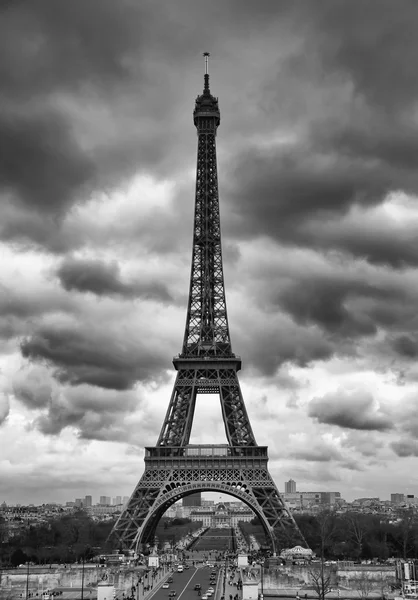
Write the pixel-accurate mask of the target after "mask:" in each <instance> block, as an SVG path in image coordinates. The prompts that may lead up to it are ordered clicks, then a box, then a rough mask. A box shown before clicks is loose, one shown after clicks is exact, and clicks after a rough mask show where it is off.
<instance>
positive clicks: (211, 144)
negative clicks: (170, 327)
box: [112, 52, 307, 552]
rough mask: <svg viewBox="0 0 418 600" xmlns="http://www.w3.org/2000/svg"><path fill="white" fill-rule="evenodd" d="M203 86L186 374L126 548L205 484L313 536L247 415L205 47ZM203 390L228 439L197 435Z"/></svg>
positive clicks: (124, 534) (295, 535)
mask: <svg viewBox="0 0 418 600" xmlns="http://www.w3.org/2000/svg"><path fill="white" fill-rule="evenodd" d="M204 56H205V75H204V89H203V94H202V95H200V96H198V97H197V99H196V105H195V109H194V113H193V119H194V124H195V126H196V128H197V136H198V150H197V175H196V197H195V213H194V233H193V252H192V267H191V276H190V293H189V300H188V309H187V319H186V328H185V333H184V340H183V348H182V352H181V354H179V355H178V356H177V357H175V358H174V359H173V364H174V367H175V369H176V371H177V378H176V381H175V384H174V389H173V392H172V395H171V399H170V404H169V406H168V410H167V414H166V416H165V419H164V423H163V426H162V428H161V433H160V436H159V438H158V441H157V445H156V446H155V447H150V448H145V471H144V474H143V475H142V477H141V479H140V480H139V483H138V484H137V486H136V488H135V490H134V492H133V494H132V496H131V498H130V500H129V502H128V504H127V506H126V508H125V509H124V510H123V512H122V514H121V515H120V517H119V519H118V521H117V522H116V524H115V526H114V528H113V531H112V535H114V536H115V537H116V538H117V540H118V543H119V546H120V547H121V548H122V549H131V550H133V549H137V548H138V547H139V546H140V545H141V544H145V543H150V542H151V543H152V541H153V539H154V534H155V529H156V526H157V523H158V521H159V520H160V518H161V516H162V515H163V513H164V512H165V511H166V510H167V509H168V508H169V507H170V506H171V505H172V504H173V503H174V502H176V501H177V500H179V499H180V498H182V497H184V496H187V495H189V494H192V493H195V492H198V491H203V492H205V491H212V492H221V493H226V494H229V495H232V496H234V497H236V498H238V499H239V500H241V501H242V502H244V503H245V504H246V505H247V506H249V507H250V508H251V509H252V510H253V511H254V512H255V514H256V515H257V516H258V517H259V519H260V521H261V523H262V525H263V527H264V530H265V532H266V534H267V538H268V539H270V541H271V545H272V549H273V551H274V552H277V551H278V550H279V549H280V548H282V547H283V546H286V547H289V546H290V545H293V544H295V543H300V544H302V545H305V546H307V544H306V542H305V540H304V538H303V536H302V535H301V533H300V531H299V529H298V526H297V525H296V523H295V521H294V519H293V517H292V515H291V513H290V512H289V509H288V508H287V506H286V504H285V502H284V501H283V499H282V498H281V496H280V494H279V491H278V490H277V488H276V486H275V484H274V481H273V479H272V477H271V475H270V473H269V471H268V469H267V462H268V453H267V447H266V446H258V445H257V443H256V441H255V437H254V434H253V431H252V428H251V424H250V421H249V419H248V415H247V411H246V408H245V404H244V400H243V397H242V393H241V389H240V385H239V381H238V376H237V372H238V371H239V370H240V369H241V358H240V357H239V356H237V355H235V354H234V353H233V352H232V348H231V340H230V335H229V326H228V317H227V311H226V301H225V289H224V277H223V266H222V251H221V230H220V217H219V197H218V176H217V166H216V132H217V128H218V126H219V123H220V113H219V107H218V99H217V98H215V97H214V96H212V94H211V93H210V90H209V74H208V57H209V53H208V52H205V53H204ZM198 394H218V395H219V397H220V402H221V408H222V416H223V421H224V425H225V432H226V437H227V440H228V444H224V445H192V444H189V439H190V433H191V429H192V423H193V415H194V412H195V406H196V397H197V395H198Z"/></svg>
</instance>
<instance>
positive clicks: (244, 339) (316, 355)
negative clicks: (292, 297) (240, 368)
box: [232, 308, 337, 382]
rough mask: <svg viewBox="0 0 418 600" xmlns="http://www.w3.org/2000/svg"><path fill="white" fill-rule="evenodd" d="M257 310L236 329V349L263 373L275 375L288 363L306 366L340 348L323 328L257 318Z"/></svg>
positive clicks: (234, 330)
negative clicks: (322, 332) (326, 335)
mask: <svg viewBox="0 0 418 600" xmlns="http://www.w3.org/2000/svg"><path fill="white" fill-rule="evenodd" d="M253 312H254V314H253V316H252V318H251V319H248V313H247V319H246V320H245V318H242V321H241V319H240V320H239V321H238V323H239V324H238V326H237V327H234V328H233V329H232V331H233V340H234V348H236V349H237V350H238V352H239V353H241V352H242V353H243V356H244V360H245V364H250V365H251V366H252V367H253V368H255V370H256V371H257V372H258V373H261V374H262V375H266V376H267V377H271V376H273V375H275V374H276V372H277V369H278V368H279V367H280V366H282V365H284V364H288V363H290V364H296V365H298V366H300V367H306V366H307V365H309V364H310V363H312V362H314V361H315V360H326V359H328V358H330V357H331V356H332V355H333V354H334V353H335V352H336V350H337V348H336V346H335V344H334V343H333V342H332V341H330V340H327V339H325V337H324V336H323V335H322V334H321V332H320V331H319V330H314V329H313V328H308V327H306V328H301V327H298V326H297V325H296V324H292V323H289V322H287V321H285V320H283V321H281V322H279V323H277V322H275V320H274V319H271V320H270V319H269V316H266V317H264V318H262V319H257V316H256V311H255V309H254V308H253ZM270 316H271V315H270ZM278 382H280V375H279V379H278Z"/></svg>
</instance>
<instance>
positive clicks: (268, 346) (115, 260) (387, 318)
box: [0, 0, 418, 502]
mask: <svg viewBox="0 0 418 600" xmlns="http://www.w3.org/2000/svg"><path fill="white" fill-rule="evenodd" d="M417 30H418V3H417V2H416V0H403V1H402V2H400V3H399V2H394V1H393V0H369V1H367V2H365V1H364V0H309V1H308V0H306V1H302V0H258V1H257V2H250V1H248V0H247V1H245V0H227V1H222V2H221V1H215V2H207V1H206V0H205V1H203V0H176V1H174V2H173V1H171V0H117V1H116V0H88V1H85V0H72V1H71V2H69V1H65V0H37V1H33V2H29V1H26V2H24V1H20V2H19V1H16V2H7V1H4V2H2V3H1V4H0V81H1V87H0V239H1V243H0V252H1V265H2V266H1V270H0V339H1V344H0V352H1V355H0V423H1V425H0V439H1V454H0V501H3V500H6V502H18V501H20V502H28V501H31V502H41V501H47V500H56V501H65V500H70V499H73V498H74V497H79V496H84V495H85V494H92V495H93V497H94V499H97V498H98V496H99V495H101V494H107V495H116V494H118V495H119V494H122V495H128V494H130V493H131V491H132V489H133V487H134V485H135V483H136V482H137V480H138V479H139V477H140V475H141V473H142V470H143V447H144V446H145V445H154V444H155V442H156V439H157V437H158V434H159V429H160V426H161V424H162V420H163V416H164V414H165V410H166V408H167V404H168V401H169V398H170V394H171V389H172V385H173V380H174V371H173V368H172V365H171V358H172V356H173V355H174V354H176V353H177V352H179V350H180V347H181V341H182V335H183V329H184V322H185V310H186V301H187V291H188V277H189V269H190V256H191V235H192V217H193V202H194V197H193V196H194V177H195V161H196V132H195V128H194V126H193V121H192V111H193V107H194V100H195V97H196V96H197V95H198V94H199V93H200V92H201V90H202V86H203V59H202V56H201V54H202V52H204V51H210V52H211V61H210V73H211V80H210V81H211V90H212V92H213V93H214V94H215V95H216V96H218V97H219V103H220V109H221V125H220V128H219V131H218V163H219V178H220V196H221V217H222V231H223V248H224V262H225V278H226V285H227V301H228V309H229V320H230V327H231V335H232V340H233V348H234V351H235V352H236V353H238V354H240V355H241V356H242V358H243V369H242V372H241V374H240V377H241V383H242V389H243V393H244V397H245V401H246V404H247V408H248V412H249V415H250V419H251V422H252V425H253V429H254V432H255V435H256V438H257V440H258V442H259V443H260V444H268V446H269V453H270V463H269V465H270V470H271V473H272V475H273V476H274V478H275V480H276V482H277V484H278V487H279V489H283V487H284V481H285V480H287V479H289V478H290V477H293V479H295V480H296V481H297V484H298V489H299V490H305V491H309V490H337V491H340V492H341V493H342V495H343V497H345V498H347V499H348V500H351V499H353V498H355V497H362V496H380V497H382V498H388V497H389V494H390V493H391V492H408V493H415V494H418V475H417V472H418V470H417V468H416V465H417V457H418V441H417V436H418V396H417V382H418V366H417V357H418V318H417V308H418V203H417V196H416V194H417V193H418V170H417V163H418V102H417V98H418V78H417V76H416V64H417V57H418V37H417V34H416V32H417ZM199 400H201V401H200V402H199V403H198V407H197V414H196V421H195V427H194V430H193V435H192V441H194V442H208V443H222V442H224V441H225V435H224V432H223V424H222V422H221V419H220V409H219V403H218V400H217V398H216V397H210V398H209V399H208V398H199Z"/></svg>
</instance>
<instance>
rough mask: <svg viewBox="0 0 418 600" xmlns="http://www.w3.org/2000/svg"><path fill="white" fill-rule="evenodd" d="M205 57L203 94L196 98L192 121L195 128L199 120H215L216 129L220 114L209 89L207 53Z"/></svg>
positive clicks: (215, 99) (216, 101)
mask: <svg viewBox="0 0 418 600" xmlns="http://www.w3.org/2000/svg"><path fill="white" fill-rule="evenodd" d="M204 57H205V71H206V72H205V80H204V81H205V82H204V87H203V94H201V95H200V96H198V97H197V98H196V104H195V109H194V111H193V121H194V124H195V125H196V127H197V128H199V125H200V123H201V122H200V119H201V118H204V119H206V118H208V117H210V118H215V119H216V127H217V126H218V125H219V123H220V121H221V114H220V112H219V106H218V98H215V96H212V94H211V93H210V89H209V73H208V57H209V52H205V53H204Z"/></svg>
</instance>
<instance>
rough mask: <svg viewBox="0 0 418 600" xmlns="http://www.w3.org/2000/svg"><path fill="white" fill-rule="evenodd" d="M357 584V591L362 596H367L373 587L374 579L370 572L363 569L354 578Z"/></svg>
mask: <svg viewBox="0 0 418 600" xmlns="http://www.w3.org/2000/svg"><path fill="white" fill-rule="evenodd" d="M354 581H355V582H356V586H357V592H358V595H359V596H360V598H363V599H364V598H367V596H368V595H369V594H370V592H371V591H372V589H373V581H372V579H371V577H370V573H367V571H363V572H362V573H361V575H359V576H358V577H356V578H355V579H354Z"/></svg>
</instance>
